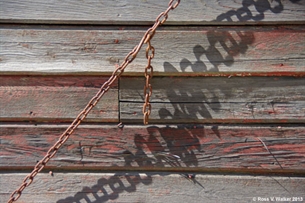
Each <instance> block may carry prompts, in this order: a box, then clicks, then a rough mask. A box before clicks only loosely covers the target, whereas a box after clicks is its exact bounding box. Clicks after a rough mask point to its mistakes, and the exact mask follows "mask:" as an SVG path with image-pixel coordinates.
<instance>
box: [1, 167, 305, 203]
mask: <svg viewBox="0 0 305 203" xmlns="http://www.w3.org/2000/svg"><path fill="white" fill-rule="evenodd" d="M25 175H26V174H22V173H11V174H6V173H4V174H0V177H1V179H0V183H1V185H5V187H1V193H0V201H1V202H6V201H7V200H8V197H9V195H10V193H11V192H12V191H13V190H15V189H16V188H17V186H19V184H20V183H21V181H22V179H23V178H24V177H25ZM304 190H305V178H302V177H267V176H257V177H253V176H222V175H203V174H197V175H196V176H195V179H192V180H188V179H187V178H185V177H184V175H179V174H168V173H158V174H156V173H135V172H134V173H115V174H114V173H107V174H105V173H54V175H53V176H51V175H50V174H46V173H44V174H39V175H38V177H37V178H36V179H35V180H34V182H33V184H32V185H30V186H29V187H28V188H26V189H25V190H24V192H23V193H22V196H21V198H20V200H19V201H17V202H19V203H21V202H25V201H26V202H27V203H34V202H35V203H36V202H37V201H39V202H41V203H43V202H57V203H66V202H108V201H109V202H110V201H112V202H207V203H209V202H211V203H212V202H255V200H256V201H258V202H260V201H262V200H265V201H264V202H272V201H271V198H274V201H275V198H283V199H282V201H279V199H278V200H277V201H276V202H303V200H304V199H305V196H304ZM267 198H268V199H269V201H267V200H266V199H267ZM285 198H286V199H285ZM287 198H291V201H289V199H287ZM292 198H295V199H294V200H293V201H292ZM285 200H286V201H285Z"/></svg>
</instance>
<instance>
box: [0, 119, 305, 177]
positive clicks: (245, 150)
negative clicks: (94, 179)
mask: <svg viewBox="0 0 305 203" xmlns="http://www.w3.org/2000/svg"><path fill="white" fill-rule="evenodd" d="M0 127H1V129H0V132H1V135H0V139H1V142H0V149H1V150H0V170H2V171H3V170H9V171H12V170H31V169H33V166H34V165H35V164H36V161H38V160H40V159H41V158H42V157H43V156H45V154H46V152H47V151H48V150H49V148H50V147H51V145H53V144H54V143H55V142H56V141H57V139H58V138H59V135H60V134H61V133H62V132H63V131H64V130H65V128H66V126H62V125H20V124H19V125H8V124H6V125H1V126H0ZM258 138H259V139H260V140H262V141H263V142H264V143H265V145H266V146H267V148H268V150H269V151H270V152H268V151H267V149H266V148H265V147H264V145H263V144H262V142H261V141H260V140H259V139H258ZM177 156H179V157H180V158H179V157H177ZM304 160H305V127H304V126H303V127H300V126H276V125H274V126H265V127H263V126H238V125H235V126H225V125H219V126H218V125H171V126H169V125H166V126H165V125H164V126H163V125H159V126H135V125H125V126H124V127H123V128H118V127H117V126H116V125H81V126H80V127H79V128H78V129H77V130H76V132H75V133H74V134H73V136H71V137H70V138H69V140H68V141H67V142H66V144H65V145H64V146H63V147H62V148H61V149H60V150H59V151H58V153H57V155H56V156H55V157H53V158H52V160H51V161H50V162H49V163H48V165H47V168H48V169H47V170H77V171H86V172H88V171H92V170H98V171H109V170H121V171H122V170H123V171H132V170H137V171H140V170H150V171H176V172H177V171H180V172H183V171H197V172H212V173H219V172H222V173H246V174H270V173H272V174H273V173H277V174H303V175H304V168H305V162H304Z"/></svg>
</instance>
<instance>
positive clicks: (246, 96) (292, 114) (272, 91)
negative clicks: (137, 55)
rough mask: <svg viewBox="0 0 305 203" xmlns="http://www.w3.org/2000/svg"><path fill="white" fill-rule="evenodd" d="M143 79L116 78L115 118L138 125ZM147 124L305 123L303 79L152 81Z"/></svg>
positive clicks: (188, 79) (216, 78)
mask: <svg viewBox="0 0 305 203" xmlns="http://www.w3.org/2000/svg"><path fill="white" fill-rule="evenodd" d="M144 84H145V79H144V77H141V78H138V77H126V78H124V77H123V78H121V80H120V114H121V115H120V118H121V119H122V121H124V122H139V121H141V119H142V117H143V114H142V106H143V103H144V99H143V98H144V93H143V87H144ZM152 87H153V94H152V97H151V100H150V101H151V103H152V112H151V115H150V122H153V123H154V122H156V123H185V122H188V123H193V122H200V123H202V122H204V123H215V122H224V123H232V122H233V123H234V122H239V123H245V122H246V123H247V122H260V123H263V122H264V123H274V122H276V123H289V122H296V123H301V122H303V123H304V122H305V117H304V116H305V97H304V95H305V79H304V78H294V77H231V78H226V77H171V78H169V77H154V78H153V79H152Z"/></svg>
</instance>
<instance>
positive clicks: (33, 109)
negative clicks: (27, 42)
mask: <svg viewBox="0 0 305 203" xmlns="http://www.w3.org/2000/svg"><path fill="white" fill-rule="evenodd" d="M107 79H108V77H94V76H86V77H73V76H56V77H54V76H1V77H0V95H1V96H0V103H1V114H0V121H35V122H45V121H52V122H55V121H56V122H62V121H72V120H73V119H74V118H75V117H76V116H77V115H78V114H79V113H80V112H81V111H82V110H83V108H84V107H85V106H86V105H87V103H88V102H89V101H90V99H91V98H92V97H93V96H94V95H96V93H97V92H98V90H99V88H100V87H101V85H102V84H103V83H104V82H105V81H106V80H107ZM117 88H118V87H117V82H115V83H114V86H113V87H112V88H111V89H110V90H109V91H108V92H107V94H105V96H104V98H102V100H101V101H100V102H99V103H98V104H97V106H96V107H94V108H93V109H92V111H91V113H90V114H89V115H88V118H87V119H86V120H85V121H97V122H118V90H117Z"/></svg>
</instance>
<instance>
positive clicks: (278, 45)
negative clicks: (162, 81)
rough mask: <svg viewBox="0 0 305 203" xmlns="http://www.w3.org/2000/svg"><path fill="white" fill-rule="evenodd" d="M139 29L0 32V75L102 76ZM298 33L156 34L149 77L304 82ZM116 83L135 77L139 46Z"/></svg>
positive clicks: (304, 54)
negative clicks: (300, 77) (266, 77)
mask: <svg viewBox="0 0 305 203" xmlns="http://www.w3.org/2000/svg"><path fill="white" fill-rule="evenodd" d="M146 29H147V28H146V27H132V26H120V27H99V28H90V27H86V26H82V27H55V28H54V27H48V26H42V27H32V28H29V27H23V26H21V27H20V26H15V27H12V26H2V29H0V45H1V49H0V72H1V74H82V75H84V74H86V75H88V74H89V75H92V74H95V75H96V74H99V75H109V74H110V73H111V72H112V71H113V70H114V68H115V66H116V64H120V63H122V61H123V60H124V57H125V56H126V55H127V54H128V53H129V52H130V51H131V50H132V49H133V48H134V46H135V45H136V44H138V43H139V41H140V39H141V38H142V36H143V34H144V32H145V30H146ZM304 39H305V27H304V26H303V25H300V26H283V27H276V26H270V27H269V26H267V27H248V26H240V27H198V26H195V27H166V28H164V27H161V28H160V29H159V30H158V31H157V33H156V35H155V36H154V39H153V40H152V45H153V46H154V47H155V49H156V51H155V58H154V59H153V61H152V65H153V67H154V75H159V76H169V75H182V76H185V75H192V76H193V75H195V76H198V75H227V76H229V75H233V76H238V75H247V76H251V75H259V74H261V75H279V76H280V75H286V76H287V75H293V76H294V75H295V76H298V75H303V76H304V75H305V65H304V60H305V40H304ZM142 49H143V50H141V51H140V53H139V54H138V56H137V59H136V60H134V61H133V63H131V64H130V65H129V66H128V67H127V68H126V70H125V72H124V75H125V76H128V75H143V74H144V68H145V67H146V65H147V60H146V58H145V53H144V51H145V45H144V47H143V48H142Z"/></svg>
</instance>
